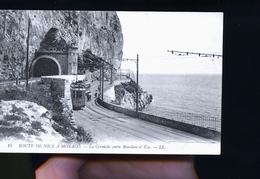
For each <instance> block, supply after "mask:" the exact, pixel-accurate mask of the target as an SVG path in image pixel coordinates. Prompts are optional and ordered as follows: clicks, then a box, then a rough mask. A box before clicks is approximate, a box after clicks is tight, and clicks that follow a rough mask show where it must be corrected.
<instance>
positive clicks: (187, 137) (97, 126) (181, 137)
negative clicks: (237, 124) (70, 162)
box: [74, 99, 219, 145]
mask: <svg viewBox="0 0 260 179" xmlns="http://www.w3.org/2000/svg"><path fill="white" fill-rule="evenodd" d="M74 118H75V122H76V124H77V125H81V126H83V127H84V128H85V129H86V131H87V132H90V134H91V136H92V138H93V142H94V143H99V144H103V143H108V142H109V143H120V144H127V143H128V144H129V142H132V143H133V142H134V143H137V142H140V143H145V144H156V145H164V144H166V145H167V144H173V143H175V144H176V143H187V144H188V143H201V144H203V143H204V144H209V145H215V144H218V143H219V142H216V141H213V140H210V139H206V138H203V137H199V136H196V135H193V134H189V133H186V132H183V131H180V130H176V129H173V128H170V127H166V126H162V125H159V124H155V123H151V122H148V121H143V120H140V119H137V118H133V117H130V116H127V115H124V114H121V113H117V112H114V111H110V110H108V109H106V108H103V107H102V106H99V105H97V104H96V103H95V99H92V100H91V101H89V102H87V105H86V107H84V108H82V109H81V110H77V111H74Z"/></svg>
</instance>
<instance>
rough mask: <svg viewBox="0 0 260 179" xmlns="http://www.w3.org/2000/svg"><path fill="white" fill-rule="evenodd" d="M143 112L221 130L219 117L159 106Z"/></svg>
mask: <svg viewBox="0 0 260 179" xmlns="http://www.w3.org/2000/svg"><path fill="white" fill-rule="evenodd" d="M144 113H148V114H152V115H156V116H160V117H165V118H168V119H172V120H175V121H180V122H183V123H187V124H192V125H196V126H200V127H204V128H208V129H212V130H215V131H219V132H220V131H221V119H219V118H216V117H210V116H206V115H200V114H194V113H188V112H182V111H176V110H170V109H164V108H159V107H153V108H152V109H150V110H145V111H144Z"/></svg>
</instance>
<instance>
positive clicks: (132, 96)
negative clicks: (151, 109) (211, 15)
mask: <svg viewBox="0 0 260 179" xmlns="http://www.w3.org/2000/svg"><path fill="white" fill-rule="evenodd" d="M136 89H137V84H136V83H135V82H134V81H133V80H130V81H129V82H123V83H120V84H119V85H115V98H116V99H115V101H114V103H115V104H117V105H120V106H121V107H124V108H128V109H132V110H135V109H136ZM152 99H153V97H152V95H151V94H148V92H147V91H144V90H143V89H142V88H141V87H140V86H138V110H140V111H142V110H143V109H144V108H145V106H146V105H148V104H150V103H151V102H152Z"/></svg>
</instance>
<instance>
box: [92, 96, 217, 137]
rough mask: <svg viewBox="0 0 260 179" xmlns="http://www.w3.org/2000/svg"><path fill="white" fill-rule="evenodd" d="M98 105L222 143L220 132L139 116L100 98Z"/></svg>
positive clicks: (144, 114) (163, 119)
mask: <svg viewBox="0 0 260 179" xmlns="http://www.w3.org/2000/svg"><path fill="white" fill-rule="evenodd" d="M97 102H98V104H100V105H101V106H103V107H105V108H107V109H110V110H112V111H116V112H119V113H123V114H126V115H128V116H132V117H137V118H139V119H142V120H146V121H149V122H153V123H156V124H160V125H164V126H167V127H172V128H174V129H178V130H181V131H184V132H188V133H191V134H195V135H198V136H201V137H205V138H209V139H213V140H217V141H220V138H221V132H218V131H214V130H211V129H208V128H203V127H200V126H195V125H192V124H187V123H183V122H180V121H174V120H172V119H167V118H164V117H160V116H155V115H151V114H146V113H143V112H138V115H137V114H136V111H133V110H130V109H126V108H122V107H119V106H116V105H113V104H110V103H106V102H104V101H101V100H100V99H99V98H98V100H97Z"/></svg>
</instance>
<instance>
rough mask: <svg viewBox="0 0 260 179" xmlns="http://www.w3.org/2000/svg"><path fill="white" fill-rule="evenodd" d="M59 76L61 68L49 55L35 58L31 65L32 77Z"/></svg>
mask: <svg viewBox="0 0 260 179" xmlns="http://www.w3.org/2000/svg"><path fill="white" fill-rule="evenodd" d="M50 75H61V67H60V64H59V62H58V60H57V59H55V58H54V57H52V56H49V55H42V56H39V57H37V58H36V59H35V60H34V61H33V64H32V76H33V77H41V76H50Z"/></svg>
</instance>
